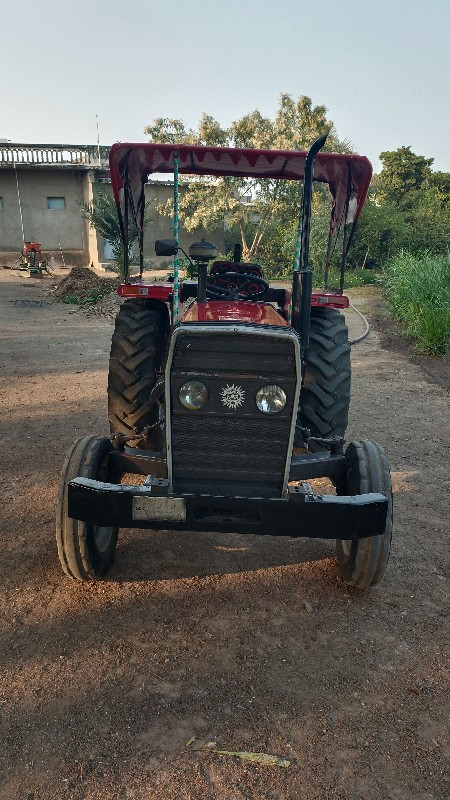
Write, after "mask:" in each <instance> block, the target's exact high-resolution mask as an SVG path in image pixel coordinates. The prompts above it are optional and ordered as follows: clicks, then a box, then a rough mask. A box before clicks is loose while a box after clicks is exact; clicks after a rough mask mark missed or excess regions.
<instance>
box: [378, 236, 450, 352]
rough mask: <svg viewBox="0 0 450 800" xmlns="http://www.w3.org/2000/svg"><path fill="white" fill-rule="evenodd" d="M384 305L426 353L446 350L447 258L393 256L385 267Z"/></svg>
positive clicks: (449, 307) (449, 323) (449, 342)
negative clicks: (386, 304)
mask: <svg viewBox="0 0 450 800" xmlns="http://www.w3.org/2000/svg"><path fill="white" fill-rule="evenodd" d="M385 290H386V298H387V302H388V305H389V307H390V309H391V311H392V313H393V315H394V317H395V318H396V319H397V320H398V321H399V322H400V323H401V324H402V326H403V328H404V329H405V331H406V333H408V334H409V335H410V336H413V337H414V338H415V339H416V340H417V342H418V346H419V348H420V349H421V350H422V351H424V352H426V353H434V354H435V355H445V354H446V353H448V352H449V351H450V257H449V256H448V255H441V256H436V255H432V254H431V253H427V252H425V253H422V254H421V255H412V253H407V252H402V253H399V254H398V255H397V256H394V258H392V259H391V260H390V261H389V263H388V264H387V268H386V279H385Z"/></svg>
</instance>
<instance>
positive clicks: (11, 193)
mask: <svg viewBox="0 0 450 800" xmlns="http://www.w3.org/2000/svg"><path fill="white" fill-rule="evenodd" d="M16 174H17V179H18V183H19V192H20V200H21V206H22V219H23V229H24V237H25V241H38V242H41V244H42V250H43V252H44V253H46V254H47V253H51V254H55V256H56V259H57V261H58V262H61V255H60V245H61V248H62V250H63V252H64V256H65V259H66V261H67V263H69V264H87V263H88V261H89V243H88V226H87V223H86V221H85V220H84V219H83V218H82V215H81V208H80V205H81V203H83V202H85V201H86V181H87V176H88V170H83V169H82V170H80V169H71V168H67V167H61V166H60V167H53V168H51V167H50V168H45V167H38V168H33V167H31V166H28V165H27V166H22V167H20V166H18V167H17V170H16V171H15V170H13V169H5V168H2V169H1V170H0V197H2V200H3V208H2V209H0V253H1V254H2V260H3V261H5V260H6V259H5V258H4V257H3V254H7V253H11V252H12V253H14V252H15V253H16V254H18V253H19V252H20V251H21V250H22V247H23V240H22V228H21V223H20V212H19V202H18V195H17V184H16ZM48 197H64V200H65V207H64V208H63V209H49V208H48V207H47V198H48ZM6 263H7V261H6Z"/></svg>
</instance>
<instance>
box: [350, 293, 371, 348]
mask: <svg viewBox="0 0 450 800" xmlns="http://www.w3.org/2000/svg"><path fill="white" fill-rule="evenodd" d="M350 308H352V309H353V311H356V313H357V314H358V315H359V316H360V317H361V319H362V321H363V322H364V325H365V326H366V329H365V331H364V333H362V334H361V336H358V338H357V339H352V340H351V341H350V342H349V344H350V345H354V344H358V342H362V340H363V339H365V338H366V336H368V334H369V331H370V325H369V323H368V321H367V318H366V317H365V316H364V314H361V311H358V309H357V308H355V306H354V305H353V303H350Z"/></svg>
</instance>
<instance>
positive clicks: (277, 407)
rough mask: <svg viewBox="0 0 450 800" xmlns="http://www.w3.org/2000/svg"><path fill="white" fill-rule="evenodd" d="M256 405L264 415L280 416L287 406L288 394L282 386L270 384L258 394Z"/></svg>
mask: <svg viewBox="0 0 450 800" xmlns="http://www.w3.org/2000/svg"><path fill="white" fill-rule="evenodd" d="M256 405H257V406H258V408H259V410H260V411H263V412H264V414H278V412H279V411H283V408H284V407H285V405H286V394H285V392H283V389H282V388H281V386H276V385H275V384H274V383H269V384H268V385H267V386H263V387H262V388H261V389H260V390H259V392H258V393H257V395H256Z"/></svg>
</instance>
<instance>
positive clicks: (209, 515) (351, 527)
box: [68, 478, 388, 539]
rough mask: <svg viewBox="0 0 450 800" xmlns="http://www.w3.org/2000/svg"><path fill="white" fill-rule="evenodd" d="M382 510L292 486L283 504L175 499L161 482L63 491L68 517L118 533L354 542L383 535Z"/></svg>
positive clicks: (359, 499)
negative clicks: (119, 530) (147, 531)
mask: <svg viewBox="0 0 450 800" xmlns="http://www.w3.org/2000/svg"><path fill="white" fill-rule="evenodd" d="M387 507H388V500H387V498H386V497H384V496H383V495H382V494H363V495H355V496H352V497H336V496H334V495H314V494H311V493H309V494H308V493H304V492H303V491H301V490H299V489H298V488H297V487H293V488H292V489H290V492H289V497H288V498H286V499H267V498H266V499H261V498H248V497H245V498H242V497H217V496H211V495H183V496H180V495H178V496H177V495H171V494H168V492H167V481H166V480H157V481H155V482H154V483H153V484H152V485H151V486H127V485H121V484H115V483H101V482H100V481H92V480H89V479H86V478H75V479H74V480H72V481H71V482H70V483H69V487H68V513H69V517H71V518H73V519H78V520H81V521H84V522H88V523H92V524H95V525H102V526H110V525H112V526H116V527H121V528H151V529H153V530H179V531H208V532H211V533H212V532H221V531H224V532H229V533H232V532H234V533H253V534H267V535H270V536H291V537H301V536H304V537H312V538H321V539H360V538H364V537H368V536H377V535H379V534H381V533H383V532H384V529H385V525H386V515H387Z"/></svg>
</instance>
